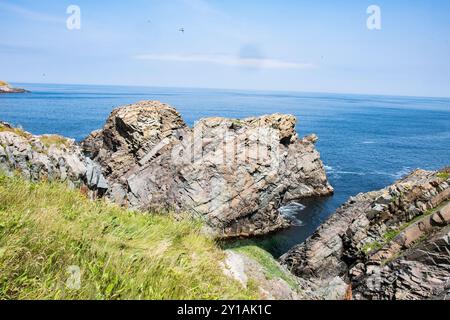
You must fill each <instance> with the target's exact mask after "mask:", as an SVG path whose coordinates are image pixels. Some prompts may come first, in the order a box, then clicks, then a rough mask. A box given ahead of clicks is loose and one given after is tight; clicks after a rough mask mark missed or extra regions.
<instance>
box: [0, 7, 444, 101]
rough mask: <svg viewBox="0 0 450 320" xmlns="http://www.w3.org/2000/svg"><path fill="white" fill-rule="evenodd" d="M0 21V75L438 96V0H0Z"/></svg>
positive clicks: (440, 76) (67, 80)
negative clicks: (375, 26)
mask: <svg viewBox="0 0 450 320" xmlns="http://www.w3.org/2000/svg"><path fill="white" fill-rule="evenodd" d="M71 4H75V5H78V6H79V7H80V9H81V29H80V30H68V29H67V28H66V19H67V18H68V14H67V13H66V9H67V7H68V6H69V5H71ZM373 4H375V5H378V6H379V7H380V8H381V19H382V20H381V21H382V25H381V26H382V29H381V30H369V29H368V28H367V27H366V20H367V18H368V16H369V15H368V14H367V13H366V10H367V7H368V6H370V5H373ZM180 28H184V30H185V32H184V33H182V32H180ZM0 33H1V34H2V36H1V38H0V59H1V64H0V78H1V79H4V80H6V81H10V82H33V83H34V82H37V83H77V84H113V85H116V84H117V85H142V86H169V87H203V88H230V89H231V88H232V89H255V90H286V91H305V92H339V93H368V94H390V95H412V96H446V97H450V58H449V57H450V1H445V0H442V1H439V0H431V1H426V0H422V1H418V0H416V1H414V0H396V1H392V0H387V1H385V0H383V1H379V0H370V1H365V0H358V1H356V0H355V1H350V0H342V1H335V0H334V1H333V0H321V1H301V0H295V1H294V0H292V1H288V0H285V1H269V0H265V1H261V0H259V1H257V0H244V1H242V0H241V1H238V0H226V1H225V0H210V1H208V0H159V1H157V0H145V1H144V0H133V1H93V0H89V1H88V0H70V1H65V0H58V1H54V0H15V1H10V0H0Z"/></svg>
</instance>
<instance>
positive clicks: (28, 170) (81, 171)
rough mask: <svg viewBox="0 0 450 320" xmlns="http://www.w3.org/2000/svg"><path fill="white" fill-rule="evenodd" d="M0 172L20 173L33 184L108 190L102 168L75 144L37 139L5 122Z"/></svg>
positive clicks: (0, 140) (0, 126) (1, 127)
mask: <svg viewBox="0 0 450 320" xmlns="http://www.w3.org/2000/svg"><path fill="white" fill-rule="evenodd" d="M0 170H1V171H3V172H5V173H9V174H12V173H14V172H18V173H20V174H21V175H23V176H24V177H26V178H27V179H30V180H33V181H37V180H59V181H66V182H67V183H69V184H70V185H72V186H82V185H84V184H86V185H87V186H88V187H89V188H90V189H91V190H92V191H95V192H96V193H97V192H99V191H100V192H102V191H103V190H106V189H108V185H107V182H106V180H105V179H104V177H103V176H102V173H101V169H100V167H99V166H98V165H97V164H95V163H94V161H92V160H91V159H89V158H87V157H86V156H84V155H83V153H82V151H81V148H80V147H79V146H77V145H76V144H75V143H74V141H73V140H70V139H66V138H63V137H60V136H51V135H44V136H33V135H31V134H30V133H28V132H25V131H23V130H21V129H18V128H13V127H12V126H11V125H9V124H7V123H5V122H0Z"/></svg>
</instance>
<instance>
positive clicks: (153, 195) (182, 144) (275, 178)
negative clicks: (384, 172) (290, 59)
mask: <svg viewBox="0 0 450 320" xmlns="http://www.w3.org/2000/svg"><path fill="white" fill-rule="evenodd" d="M295 124H296V119H295V117H294V116H291V115H283V114H274V115H269V116H262V117H256V118H248V119H244V120H237V119H225V118H208V119H202V120H200V121H198V123H197V124H196V125H195V126H194V127H193V128H190V127H188V126H187V125H186V123H185V122H184V121H183V119H182V118H181V116H180V114H179V113H178V112H177V111H176V110H175V109H174V108H172V107H170V106H168V105H166V104H163V103H160V102H156V101H143V102H139V103H137V104H133V105H129V106H125V107H121V108H118V109H116V110H114V111H113V112H112V113H111V115H110V117H109V118H108V119H107V121H106V124H105V126H104V127H103V129H102V130H98V131H95V132H93V133H92V134H90V135H89V137H87V138H86V139H85V140H84V141H83V142H82V144H81V146H79V145H77V144H75V143H74V142H73V141H70V140H68V139H65V138H63V137H57V136H47V137H45V136H41V137H37V136H32V135H31V134H29V133H25V132H23V131H21V130H18V129H15V128H12V127H11V126H9V125H7V124H3V130H0V146H1V147H0V168H2V169H3V170H6V171H9V172H11V171H14V170H19V171H21V172H22V173H23V174H24V175H25V176H27V177H30V179H41V178H50V179H61V180H67V181H69V182H70V183H73V184H75V185H82V186H87V187H88V188H89V190H91V193H93V194H94V195H95V194H100V195H105V196H106V197H107V198H109V199H110V200H111V201H113V202H115V203H118V204H120V205H123V206H128V207H132V208H137V209H141V210H151V209H170V210H175V211H179V212H184V211H188V212H190V213H192V214H194V215H195V216H198V217H201V218H203V219H205V221H206V222H207V223H208V225H209V226H210V227H211V230H213V231H214V234H215V235H216V236H218V237H237V236H253V235H262V234H266V233H269V232H272V231H275V230H277V229H279V228H283V227H286V226H288V225H289V221H288V220H287V219H286V218H285V217H283V215H282V214H281V213H280V212H279V211H278V209H279V207H280V206H282V205H283V204H286V203H288V202H290V201H294V200H298V199H301V198H305V197H312V196H326V195H329V194H331V193H332V192H333V188H332V187H331V186H330V185H329V183H328V181H327V177H326V174H325V170H324V167H323V164H322V161H321V160H320V155H319V153H318V152H317V150H316V149H315V146H314V143H315V141H316V140H317V137H316V136H315V135H312V136H309V137H306V138H304V139H299V138H298V136H297V134H296V132H295ZM86 155H87V156H86Z"/></svg>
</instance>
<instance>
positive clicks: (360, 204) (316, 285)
mask: <svg viewBox="0 0 450 320" xmlns="http://www.w3.org/2000/svg"><path fill="white" fill-rule="evenodd" d="M449 172H450V171H449V170H448V169H445V170H443V171H441V172H430V171H423V170H417V171H415V172H413V173H411V174H410V175H409V176H407V177H405V178H404V179H402V180H400V181H398V182H396V183H395V184H393V185H392V186H390V187H387V188H385V189H382V190H379V191H375V192H369V193H365V194H359V195H357V196H356V197H354V198H351V199H350V200H349V201H348V202H347V203H345V204H344V205H343V206H342V207H341V208H339V209H338V210H337V211H336V212H335V213H334V214H333V215H332V216H331V217H330V218H329V219H328V220H327V221H326V222H325V223H324V224H323V225H322V226H321V227H320V228H319V229H318V230H317V231H316V232H315V233H314V234H313V235H312V236H311V237H310V238H308V239H307V240H306V241H305V242H304V243H303V244H300V245H298V246H296V247H294V248H292V249H291V250H290V251H289V252H288V253H286V254H285V255H283V256H282V257H281V259H280V260H281V262H282V263H283V264H284V265H285V266H286V267H287V268H288V269H289V270H291V272H292V273H294V274H295V275H296V276H298V277H300V278H303V279H306V280H308V281H309V282H310V286H311V288H313V291H314V292H316V293H317V294H318V295H322V296H324V297H328V298H330V297H331V298H337V299H341V298H345V297H347V298H349V297H351V296H353V298H354V299H427V298H444V297H445V296H446V295H448V294H449V293H450V292H449V291H450V254H449V252H450V204H449V200H450V186H449V184H450V178H449Z"/></svg>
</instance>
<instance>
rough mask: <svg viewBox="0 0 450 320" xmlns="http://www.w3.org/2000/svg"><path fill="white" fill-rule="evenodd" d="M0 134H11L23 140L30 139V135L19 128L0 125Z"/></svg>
mask: <svg viewBox="0 0 450 320" xmlns="http://www.w3.org/2000/svg"><path fill="white" fill-rule="evenodd" d="M0 132H12V133H15V134H17V135H18V136H21V137H23V138H27V139H28V138H30V137H31V135H30V134H29V133H27V132H25V131H24V130H22V129H20V128H10V127H7V126H5V125H3V124H1V123H0Z"/></svg>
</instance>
